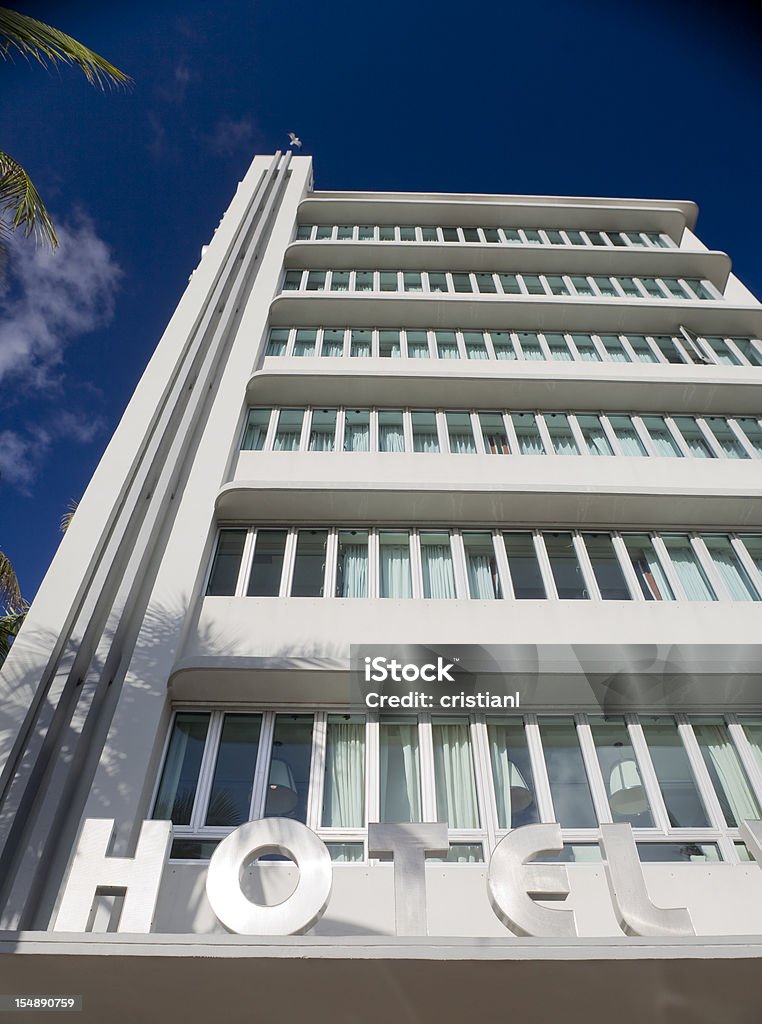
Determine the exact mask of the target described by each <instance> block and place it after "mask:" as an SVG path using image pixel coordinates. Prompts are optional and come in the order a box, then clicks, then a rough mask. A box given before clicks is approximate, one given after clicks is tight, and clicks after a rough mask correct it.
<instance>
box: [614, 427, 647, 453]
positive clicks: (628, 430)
mask: <svg viewBox="0 0 762 1024" xmlns="http://www.w3.org/2000/svg"><path fill="white" fill-rule="evenodd" d="M615 433H616V437H617V441H619V447H620V448H621V449H622V452H623V454H624V455H644V454H645V452H644V451H643V445H642V443H641V441H640V438H639V437H638V433H637V431H636V430H635V427H617V428H616V431H615Z"/></svg>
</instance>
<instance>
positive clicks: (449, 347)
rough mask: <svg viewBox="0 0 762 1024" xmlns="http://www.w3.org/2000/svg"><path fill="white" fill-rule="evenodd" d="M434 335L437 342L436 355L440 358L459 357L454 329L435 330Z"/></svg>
mask: <svg viewBox="0 0 762 1024" xmlns="http://www.w3.org/2000/svg"><path fill="white" fill-rule="evenodd" d="M434 336H435V338H436V343H437V355H438V356H439V358H440V359H460V352H459V351H458V339H457V337H456V335H455V331H437V332H436V334H435V335H434Z"/></svg>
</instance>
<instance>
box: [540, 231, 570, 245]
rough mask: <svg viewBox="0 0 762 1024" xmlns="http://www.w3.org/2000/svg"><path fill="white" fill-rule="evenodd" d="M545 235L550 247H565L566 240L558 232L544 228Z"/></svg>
mask: <svg viewBox="0 0 762 1024" xmlns="http://www.w3.org/2000/svg"><path fill="white" fill-rule="evenodd" d="M545 234H546V235H547V236H548V241H549V242H550V244H551V245H566V240H565V238H564V236H563V235H562V234H561V232H560V231H552V230H548V229H547V228H546V229H545Z"/></svg>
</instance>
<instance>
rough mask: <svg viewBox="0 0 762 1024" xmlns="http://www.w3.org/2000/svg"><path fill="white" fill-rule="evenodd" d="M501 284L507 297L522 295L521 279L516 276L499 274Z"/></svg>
mask: <svg viewBox="0 0 762 1024" xmlns="http://www.w3.org/2000/svg"><path fill="white" fill-rule="evenodd" d="M498 277H499V278H500V284H501V286H502V289H503V291H504V292H505V294H506V295H520V294H521V288H520V287H519V279H518V278H517V277H516V275H515V274H498Z"/></svg>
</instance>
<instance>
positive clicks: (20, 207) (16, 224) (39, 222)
mask: <svg viewBox="0 0 762 1024" xmlns="http://www.w3.org/2000/svg"><path fill="white" fill-rule="evenodd" d="M2 216H7V217H8V218H9V221H10V227H11V229H12V230H13V231H16V230H17V228H22V229H23V231H24V234H25V235H27V236H29V235H34V237H35V238H36V239H37V240H38V241H39V242H45V243H47V244H48V245H49V246H50V247H51V249H55V248H56V246H57V245H58V237H57V236H56V230H55V228H54V227H53V221H52V220H51V219H50V214H49V213H48V211H47V209H46V207H45V204H44V203H43V201H42V199H41V198H40V194H39V192H38V191H37V189H36V188H35V187H34V182H33V181H32V179H31V178H30V177H29V175H28V174H27V173H26V171H25V170H24V168H23V167H22V166H21V164H19V163H17V162H16V161H15V160H14V159H13V157H12V156H8V154H7V153H3V152H0V217H2ZM0 241H2V240H0Z"/></svg>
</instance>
